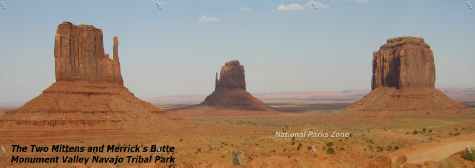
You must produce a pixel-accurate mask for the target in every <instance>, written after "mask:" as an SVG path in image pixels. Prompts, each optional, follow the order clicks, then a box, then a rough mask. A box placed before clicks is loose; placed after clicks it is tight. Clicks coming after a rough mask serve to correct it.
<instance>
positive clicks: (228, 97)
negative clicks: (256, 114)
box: [202, 60, 268, 110]
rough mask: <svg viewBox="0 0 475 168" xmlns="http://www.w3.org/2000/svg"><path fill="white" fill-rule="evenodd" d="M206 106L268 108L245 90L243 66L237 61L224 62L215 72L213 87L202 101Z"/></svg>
mask: <svg viewBox="0 0 475 168" xmlns="http://www.w3.org/2000/svg"><path fill="white" fill-rule="evenodd" d="M202 104H204V105H208V106H216V107H224V108H235V109H247V110H268V107H267V106H266V105H265V104H264V103H263V102H262V101H261V100H259V99H257V98H256V97H254V96H252V95H251V94H250V93H249V92H247V90H246V80H245V75H244V66H242V65H241V64H240V63H239V61H237V60H233V61H229V62H226V63H225V64H224V65H223V66H222V67H221V72H220V73H219V78H218V74H217V73H216V79H215V89H214V92H213V93H211V95H209V96H207V97H206V99H205V100H204V102H203V103H202Z"/></svg>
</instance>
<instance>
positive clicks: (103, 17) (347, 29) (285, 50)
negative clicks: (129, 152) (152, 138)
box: [0, 0, 475, 103]
mask: <svg viewBox="0 0 475 168" xmlns="http://www.w3.org/2000/svg"><path fill="white" fill-rule="evenodd" d="M159 3H160V5H161V8H162V10H158V9H157V8H156V5H155V0H140V1H132V0H115V1H105V0H104V1H96V0H81V1H79V0H74V1H73V0H47V1H27V0H0V22H1V23H0V37H1V38H0V51H1V53H0V59H1V62H0V83H1V85H0V93H1V94H0V103H2V102H22V101H27V100H29V99H30V98H32V97H34V96H36V95H38V94H40V93H41V91H42V90H43V89H45V88H46V87H48V86H49V85H50V84H52V83H53V82H54V62H53V47H54V34H55V31H56V26H57V25H58V24H59V23H61V22H62V21H65V20H68V21H72V22H73V23H75V24H93V25H95V26H96V27H99V28H101V29H103V31H104V38H105V39H104V41H105V47H106V49H107V51H106V52H108V53H110V52H111V49H110V48H111V45H112V36H114V35H118V36H119V37H120V41H121V44H120V57H121V61H122V69H123V76H124V78H125V82H126V85H127V86H128V87H129V89H130V90H132V91H133V92H134V93H136V95H138V96H139V97H142V98H150V97H156V96H165V95H183V94H207V93H209V92H211V91H212V89H213V82H214V79H213V78H214V73H215V72H216V71H218V70H219V67H220V66H221V65H222V64H223V63H224V62H225V61H228V60H231V59H239V60H240V61H241V63H242V64H244V65H245V69H246V79H247V83H248V88H249V90H250V91H251V92H277V91H306V90H346V89H368V88H369V87H370V80H371V79H370V78H371V76H370V73H371V59H372V53H373V52H374V51H376V50H377V49H378V48H379V47H380V46H381V45H382V44H383V43H384V42H385V40H386V39H388V38H391V37H395V36H406V35H413V36H422V37H424V38H425V39H426V41H427V42H428V43H429V44H430V45H431V46H432V48H433V51H434V53H435V57H436V64H437V85H438V86H439V87H475V75H473V72H475V56H474V54H475V47H474V44H475V32H474V30H475V27H474V22H475V13H474V12H475V11H474V10H471V9H470V7H469V6H470V4H471V3H472V2H470V1H468V2H466V1H465V0H397V1H396V0H315V1H309V0H240V1H239V0H194V1H190V0H159ZM312 4H314V5H312ZM473 4H475V0H473ZM314 7H317V8H318V9H317V10H316V9H314Z"/></svg>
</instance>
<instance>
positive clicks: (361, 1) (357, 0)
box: [355, 0, 369, 4]
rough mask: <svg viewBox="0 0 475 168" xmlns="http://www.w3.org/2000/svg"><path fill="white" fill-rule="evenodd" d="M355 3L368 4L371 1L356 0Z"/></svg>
mask: <svg viewBox="0 0 475 168" xmlns="http://www.w3.org/2000/svg"><path fill="white" fill-rule="evenodd" d="M355 2H356V3H359V4H367V3H368V2H369V0H355Z"/></svg>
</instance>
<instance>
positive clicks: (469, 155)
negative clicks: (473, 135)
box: [463, 148, 475, 161]
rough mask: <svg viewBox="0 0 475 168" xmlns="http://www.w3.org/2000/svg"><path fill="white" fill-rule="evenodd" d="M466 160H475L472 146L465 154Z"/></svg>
mask: <svg viewBox="0 0 475 168" xmlns="http://www.w3.org/2000/svg"><path fill="white" fill-rule="evenodd" d="M463 158H464V159H465V160H470V161H475V152H473V151H472V149H471V148H467V149H466V150H465V152H464V154H463Z"/></svg>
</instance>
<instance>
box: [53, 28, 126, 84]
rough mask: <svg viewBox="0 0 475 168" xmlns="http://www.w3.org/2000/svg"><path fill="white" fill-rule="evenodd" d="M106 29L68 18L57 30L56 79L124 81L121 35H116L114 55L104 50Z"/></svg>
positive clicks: (118, 82) (55, 50)
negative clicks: (121, 63) (74, 22)
mask: <svg viewBox="0 0 475 168" xmlns="http://www.w3.org/2000/svg"><path fill="white" fill-rule="evenodd" d="M102 39H103V38H102V31H101V30H100V29H98V28H95V27H94V26H91V25H79V26H76V25H73V24H72V23H70V22H64V23H62V24H60V25H59V26H58V30H57V31H56V38H55V46H54V57H55V70H56V81H104V82H110V83H117V84H120V85H122V84H123V80H122V75H121V74H120V62H119V55H118V54H119V53H118V47H119V39H118V37H114V39H113V43H114V45H113V59H111V58H109V55H108V54H106V53H104V45H103V41H102Z"/></svg>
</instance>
